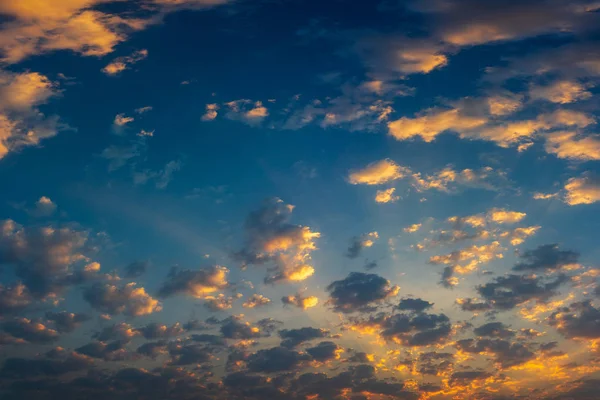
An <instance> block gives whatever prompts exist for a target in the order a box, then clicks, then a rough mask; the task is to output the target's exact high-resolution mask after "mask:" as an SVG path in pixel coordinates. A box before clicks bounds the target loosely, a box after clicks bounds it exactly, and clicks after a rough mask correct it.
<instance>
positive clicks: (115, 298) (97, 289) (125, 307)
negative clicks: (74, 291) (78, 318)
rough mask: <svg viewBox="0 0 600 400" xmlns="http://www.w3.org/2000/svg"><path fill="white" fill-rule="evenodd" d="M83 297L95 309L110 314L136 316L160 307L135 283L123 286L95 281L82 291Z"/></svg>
mask: <svg viewBox="0 0 600 400" xmlns="http://www.w3.org/2000/svg"><path fill="white" fill-rule="evenodd" d="M83 298H84V299H85V300H86V301H87V302H88V303H90V305H91V306H92V307H94V308H95V309H97V310H100V311H102V312H105V313H108V314H112V315H117V314H125V315H128V316H132V317H136V316H140V315H146V314H152V313H154V312H157V311H160V310H161V309H162V306H161V304H160V303H159V302H158V300H155V299H154V298H152V297H151V296H150V295H149V294H148V293H146V291H145V289H144V288H143V287H136V286H135V283H128V284H126V285H124V286H116V285H111V284H102V283H96V284H94V285H92V286H90V287H88V288H87V289H86V290H85V291H84V292H83Z"/></svg>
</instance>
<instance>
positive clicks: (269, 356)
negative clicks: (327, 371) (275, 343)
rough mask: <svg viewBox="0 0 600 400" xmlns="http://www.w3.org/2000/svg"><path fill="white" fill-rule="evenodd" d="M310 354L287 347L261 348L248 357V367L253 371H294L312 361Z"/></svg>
mask: <svg viewBox="0 0 600 400" xmlns="http://www.w3.org/2000/svg"><path fill="white" fill-rule="evenodd" d="M310 359H311V357H310V356H309V355H308V354H303V353H299V352H297V351H294V350H290V349H288V348H287V347H273V348H270V349H265V350H259V351H257V352H256V353H254V354H252V355H250V357H248V369H249V370H250V371H252V372H265V373H274V372H284V371H293V370H295V369H297V368H299V367H301V366H302V365H303V364H304V363H305V362H306V361H310Z"/></svg>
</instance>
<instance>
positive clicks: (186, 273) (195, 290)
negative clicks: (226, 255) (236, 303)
mask: <svg viewBox="0 0 600 400" xmlns="http://www.w3.org/2000/svg"><path fill="white" fill-rule="evenodd" d="M228 273H229V270H228V269H227V268H225V267H222V266H219V265H216V266H212V267H206V268H202V269H197V270H189V269H186V270H179V269H177V268H173V269H172V270H171V272H170V273H169V275H168V277H167V280H166V281H165V282H164V283H163V285H162V286H161V288H160V290H159V292H158V294H159V296H160V297H169V296H173V295H176V294H179V293H184V294H187V295H189V296H192V297H196V298H199V299H202V298H206V297H207V296H211V295H212V294H214V293H216V292H218V291H219V290H222V289H225V288H227V287H228V286H229V283H228V282H227V274H228Z"/></svg>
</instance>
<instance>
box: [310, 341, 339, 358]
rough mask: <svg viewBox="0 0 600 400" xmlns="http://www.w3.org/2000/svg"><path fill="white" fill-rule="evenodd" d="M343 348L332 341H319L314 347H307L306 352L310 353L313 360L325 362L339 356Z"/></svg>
mask: <svg viewBox="0 0 600 400" xmlns="http://www.w3.org/2000/svg"><path fill="white" fill-rule="evenodd" d="M342 351H343V349H342V348H341V347H340V346H338V345H337V344H335V343H333V342H321V343H319V344H318V345H316V346H315V347H309V348H307V349H306V352H307V353H308V354H310V355H311V357H312V358H313V360H315V361H319V362H325V361H329V360H333V359H336V358H339V354H340V353H341V352H342Z"/></svg>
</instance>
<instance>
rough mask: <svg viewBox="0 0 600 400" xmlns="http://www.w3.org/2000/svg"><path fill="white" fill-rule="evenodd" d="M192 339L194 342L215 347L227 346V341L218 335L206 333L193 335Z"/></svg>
mask: <svg viewBox="0 0 600 400" xmlns="http://www.w3.org/2000/svg"><path fill="white" fill-rule="evenodd" d="M190 339H191V340H193V341H194V342H200V343H208V344H211V345H214V346H225V340H224V339H223V338H222V337H221V336H218V335H211V334H208V333H204V334H201V335H192V336H191V337H190Z"/></svg>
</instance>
